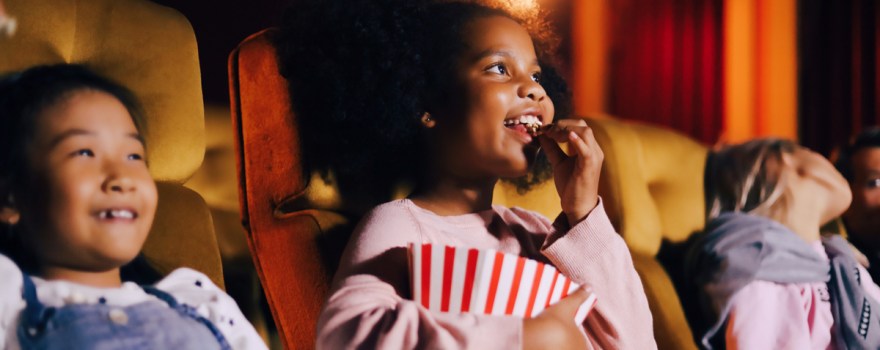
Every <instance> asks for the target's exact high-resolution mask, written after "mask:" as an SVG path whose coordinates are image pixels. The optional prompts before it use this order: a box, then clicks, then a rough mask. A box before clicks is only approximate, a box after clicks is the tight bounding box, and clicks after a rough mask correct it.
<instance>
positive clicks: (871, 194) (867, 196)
mask: <svg viewBox="0 0 880 350" xmlns="http://www.w3.org/2000/svg"><path fill="white" fill-rule="evenodd" d="M860 193H861V196H860V197H862V198H861V199H862V200H863V201H864V202H865V206H866V207H868V208H875V209H880V188H872V189H868V190H863V191H860Z"/></svg>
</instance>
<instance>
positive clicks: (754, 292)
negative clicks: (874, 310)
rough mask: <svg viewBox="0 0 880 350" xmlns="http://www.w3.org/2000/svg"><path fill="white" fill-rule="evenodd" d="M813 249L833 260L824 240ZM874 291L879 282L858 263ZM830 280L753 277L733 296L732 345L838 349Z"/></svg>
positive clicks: (879, 294) (879, 291)
mask: <svg viewBox="0 0 880 350" xmlns="http://www.w3.org/2000/svg"><path fill="white" fill-rule="evenodd" d="M812 245H813V249H814V250H815V251H816V252H817V253H819V255H820V256H821V257H822V258H824V259H825V260H828V255H827V254H826V253H825V249H824V248H823V247H822V242H821V241H816V242H813V243H812ZM859 273H860V274H861V279H862V282H863V283H862V285H864V286H865V292H866V293H867V294H868V296H869V297H871V298H874V299H875V300H880V288H878V287H877V285H876V284H874V281H873V280H871V276H870V275H869V274H868V272H867V271H866V270H865V269H864V268H862V267H861V266H859ZM830 301H831V298H830V296H829V294H828V287H827V286H826V285H825V283H786V284H782V283H774V282H767V281H754V282H752V283H749V284H747V285H746V286H745V287H743V289H741V290H739V291H738V292H736V294H734V295H733V297H732V298H731V301H730V304H731V309H730V317H729V319H728V323H727V330H726V333H725V340H726V342H727V348H728V349H833V348H834V342H833V341H832V340H833V338H832V334H833V327H834V318H833V317H832V316H831V302H830Z"/></svg>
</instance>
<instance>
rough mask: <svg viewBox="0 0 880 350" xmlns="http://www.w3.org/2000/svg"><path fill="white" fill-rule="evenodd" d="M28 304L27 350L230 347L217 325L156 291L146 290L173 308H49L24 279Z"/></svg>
mask: <svg viewBox="0 0 880 350" xmlns="http://www.w3.org/2000/svg"><path fill="white" fill-rule="evenodd" d="M23 282H24V288H23V290H22V297H23V298H24V300H25V302H27V306H26V308H25V310H24V311H23V312H22V316H21V321H20V322H19V326H18V341H19V343H20V344H21V348H22V349H230V346H229V343H227V342H226V338H224V337H223V335H222V334H221V333H220V331H219V330H218V329H217V327H215V326H214V324H212V323H211V321H208V320H207V319H205V318H204V317H202V316H200V315H199V314H198V313H196V310H195V309H194V308H193V307H191V306H189V305H185V304H179V303H177V300H175V299H174V297H172V296H171V295H170V294H168V293H166V292H163V291H161V290H158V289H156V288H153V287H144V290H145V291H146V292H147V293H149V294H151V295H154V296H156V297H157V298H159V299H160V300H162V301H164V302H165V303H167V304H168V305H167V306H166V305H164V304H162V303H157V302H155V301H145V302H141V303H137V304H133V305H129V306H125V307H122V306H109V305H105V304H104V303H103V302H102V303H99V304H93V305H86V304H72V305H65V306H62V307H58V308H55V307H46V306H44V305H43V304H42V303H40V301H39V300H38V299H37V289H36V286H35V285H34V282H33V280H31V278H30V276H28V275H24V281H23Z"/></svg>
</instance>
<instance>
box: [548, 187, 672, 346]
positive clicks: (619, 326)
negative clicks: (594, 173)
mask: <svg viewBox="0 0 880 350" xmlns="http://www.w3.org/2000/svg"><path fill="white" fill-rule="evenodd" d="M547 242H552V243H548V244H547V245H545V247H544V248H542V253H543V254H544V256H546V257H547V258H548V259H550V261H552V262H553V264H554V265H556V267H557V268H559V270H560V271H561V272H562V273H564V274H566V275H567V276H569V277H570V278H571V279H572V280H574V281H576V282H578V283H581V284H589V285H590V286H592V287H593V291H594V292H595V293H596V296H597V297H598V298H599V300H598V302H597V303H596V308H595V309H594V310H593V312H592V313H591V314H590V316H589V317H587V321H586V331H587V335H588V338H589V339H590V342H591V343H592V345H593V346H594V347H597V348H604V349H654V348H657V345H656V343H655V342H654V329H653V324H652V322H653V320H652V318H651V310H650V309H649V308H648V300H647V298H646V297H645V292H644V288H643V287H642V281H641V280H640V279H639V276H638V274H636V270H635V268H634V267H633V262H632V257H631V256H630V253H629V249H628V248H627V246H626V243H624V241H623V239H622V238H621V237H620V235H618V234H617V232H616V231H615V230H614V227H613V226H611V221H609V220H608V216H607V215H606V214H605V208H604V206H603V205H602V202H599V205H597V206H596V208H595V209H593V211H592V212H590V214H589V215H588V216H587V218H586V219H584V220H583V221H581V222H580V223H578V224H577V225H575V226H574V227H572V228H571V229H569V230H568V232H562V233H554V234H552V235H550V237H548V241H547Z"/></svg>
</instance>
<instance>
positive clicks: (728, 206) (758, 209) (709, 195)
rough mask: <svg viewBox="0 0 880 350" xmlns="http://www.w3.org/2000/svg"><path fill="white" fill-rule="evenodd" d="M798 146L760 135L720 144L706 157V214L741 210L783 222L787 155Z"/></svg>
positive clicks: (712, 216) (786, 205)
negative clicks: (757, 137)
mask: <svg viewBox="0 0 880 350" xmlns="http://www.w3.org/2000/svg"><path fill="white" fill-rule="evenodd" d="M797 148H798V146H797V144H795V143H794V142H791V141H788V140H780V139H759V140H753V141H749V142H746V143H742V144H739V145H735V146H727V147H723V148H721V149H719V150H716V151H713V152H711V153H710V154H709V159H708V160H707V161H706V172H705V193H706V210H707V212H706V217H707V219H713V218H715V217H717V216H718V215H721V213H724V212H744V213H750V214H756V215H761V216H765V217H768V218H771V219H775V220H777V221H781V222H786V221H787V219H788V217H787V208H788V204H789V201H790V198H791V194H790V192H789V191H788V188H789V186H788V182H789V181H790V179H789V177H790V176H791V172H789V171H784V169H785V167H786V166H787V160H786V158H787V157H786V155H791V154H792V153H794V151H795V150H796V149H797Z"/></svg>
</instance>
